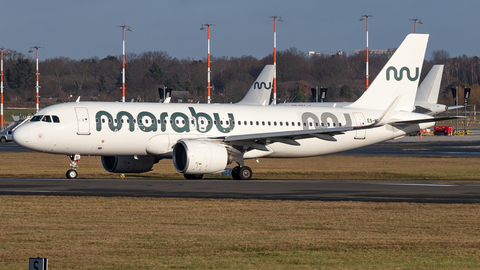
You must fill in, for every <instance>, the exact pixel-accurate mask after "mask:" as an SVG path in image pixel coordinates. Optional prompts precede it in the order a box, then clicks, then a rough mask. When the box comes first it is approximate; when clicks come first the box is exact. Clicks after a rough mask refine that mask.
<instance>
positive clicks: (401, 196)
mask: <svg viewBox="0 0 480 270" xmlns="http://www.w3.org/2000/svg"><path fill="white" fill-rule="evenodd" d="M0 195H50V196H51V195H53V196H104V197H110V196H122V197H165V198H173V197H175V198H211V199H225V198H231V199H261V200H321V201H365V202H417V203H480V181H479V182H471V183H429V182H414V181H402V182H389V181H371V182H365V181H361V182H360V181H344V180H249V181H235V180H225V179H221V180H220V179H202V180H139V179H76V180H66V179H65V180H64V179H15V178H1V179H0Z"/></svg>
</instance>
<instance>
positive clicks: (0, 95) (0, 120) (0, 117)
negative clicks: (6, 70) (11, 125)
mask: <svg viewBox="0 0 480 270" xmlns="http://www.w3.org/2000/svg"><path fill="white" fill-rule="evenodd" d="M0 49H1V51H2V52H1V54H2V56H1V64H0V65H1V72H2V75H1V77H2V81H1V83H0V89H1V90H0V101H1V104H0V131H1V130H3V49H4V48H0Z"/></svg>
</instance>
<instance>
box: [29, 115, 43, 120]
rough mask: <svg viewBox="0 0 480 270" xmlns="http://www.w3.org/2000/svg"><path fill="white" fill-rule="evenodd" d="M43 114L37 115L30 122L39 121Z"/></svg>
mask: <svg viewBox="0 0 480 270" xmlns="http://www.w3.org/2000/svg"><path fill="white" fill-rule="evenodd" d="M42 117H43V115H35V116H34V117H33V118H32V120H30V122H38V121H40V120H42Z"/></svg>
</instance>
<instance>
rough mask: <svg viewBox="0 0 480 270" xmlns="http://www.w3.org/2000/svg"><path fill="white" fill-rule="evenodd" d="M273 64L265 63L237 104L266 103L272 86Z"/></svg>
mask: <svg viewBox="0 0 480 270" xmlns="http://www.w3.org/2000/svg"><path fill="white" fill-rule="evenodd" d="M273 71H274V66H273V65H266V66H265V67H264V68H263V70H262V72H261V73H260V75H258V78H257V79H256V80H255V82H254V83H253V85H252V87H250V90H248V92H247V94H246V95H245V97H243V99H242V100H241V101H240V102H238V103H237V104H241V105H268V104H270V95H271V92H272V88H273Z"/></svg>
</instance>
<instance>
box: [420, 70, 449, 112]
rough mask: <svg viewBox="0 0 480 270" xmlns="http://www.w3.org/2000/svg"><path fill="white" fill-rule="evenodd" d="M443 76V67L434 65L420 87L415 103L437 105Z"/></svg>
mask: <svg viewBox="0 0 480 270" xmlns="http://www.w3.org/2000/svg"><path fill="white" fill-rule="evenodd" d="M442 74H443V65H434V66H433V67H432V69H430V71H429V72H428V74H427V76H426V77H425V79H423V81H422V83H421V84H420V86H419V87H418V90H417V96H416V97H415V103H432V104H436V103H437V100H438V93H439V92H440V84H441V83H442Z"/></svg>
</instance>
